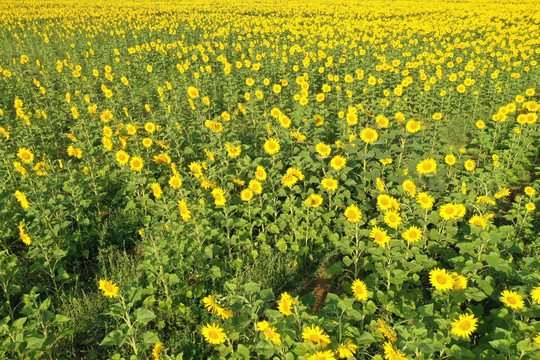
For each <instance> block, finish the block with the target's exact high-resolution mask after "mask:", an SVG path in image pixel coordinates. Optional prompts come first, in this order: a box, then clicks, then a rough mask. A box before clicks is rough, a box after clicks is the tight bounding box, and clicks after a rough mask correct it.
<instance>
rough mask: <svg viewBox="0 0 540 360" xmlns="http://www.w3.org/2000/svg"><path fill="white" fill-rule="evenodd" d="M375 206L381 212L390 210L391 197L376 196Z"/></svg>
mask: <svg viewBox="0 0 540 360" xmlns="http://www.w3.org/2000/svg"><path fill="white" fill-rule="evenodd" d="M377 205H378V206H379V207H380V208H381V210H383V211H388V210H390V209H392V197H391V196H390V195H386V194H381V195H379V196H377Z"/></svg>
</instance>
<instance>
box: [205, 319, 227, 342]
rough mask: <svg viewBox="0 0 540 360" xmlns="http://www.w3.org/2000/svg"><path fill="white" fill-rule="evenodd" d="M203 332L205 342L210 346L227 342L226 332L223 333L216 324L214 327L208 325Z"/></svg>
mask: <svg viewBox="0 0 540 360" xmlns="http://www.w3.org/2000/svg"><path fill="white" fill-rule="evenodd" d="M201 331H202V334H203V336H204V338H205V340H206V341H208V342H209V343H210V344H213V345H219V344H222V343H224V342H225V340H227V335H226V334H225V331H223V328H221V327H220V326H219V325H216V324H214V323H212V325H210V324H206V325H205V326H203V328H202V330H201Z"/></svg>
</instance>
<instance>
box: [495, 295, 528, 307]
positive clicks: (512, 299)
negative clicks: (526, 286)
mask: <svg viewBox="0 0 540 360" xmlns="http://www.w3.org/2000/svg"><path fill="white" fill-rule="evenodd" d="M500 300H501V301H502V302H503V303H504V304H505V305H506V306H508V307H510V308H512V309H514V310H519V309H523V307H524V306H525V303H524V302H523V297H522V296H521V295H519V294H518V293H517V292H515V291H508V290H504V291H503V292H502V293H501V297H500Z"/></svg>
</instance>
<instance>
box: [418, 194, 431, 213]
mask: <svg viewBox="0 0 540 360" xmlns="http://www.w3.org/2000/svg"><path fill="white" fill-rule="evenodd" d="M416 199H417V201H418V203H419V204H420V206H421V207H422V208H423V209H426V210H427V209H431V208H432V207H433V203H434V202H435V199H434V198H433V196H431V195H429V194H428V193H425V192H422V193H419V194H418V196H417V198H416Z"/></svg>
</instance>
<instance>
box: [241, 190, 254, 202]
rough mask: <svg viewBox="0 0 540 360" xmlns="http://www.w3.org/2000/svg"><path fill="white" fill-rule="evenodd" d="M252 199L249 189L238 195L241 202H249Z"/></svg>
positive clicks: (251, 192)
mask: <svg viewBox="0 0 540 360" xmlns="http://www.w3.org/2000/svg"><path fill="white" fill-rule="evenodd" d="M252 198H253V191H251V189H244V190H242V192H241V193H240V199H242V201H250V200H251V199H252Z"/></svg>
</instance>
